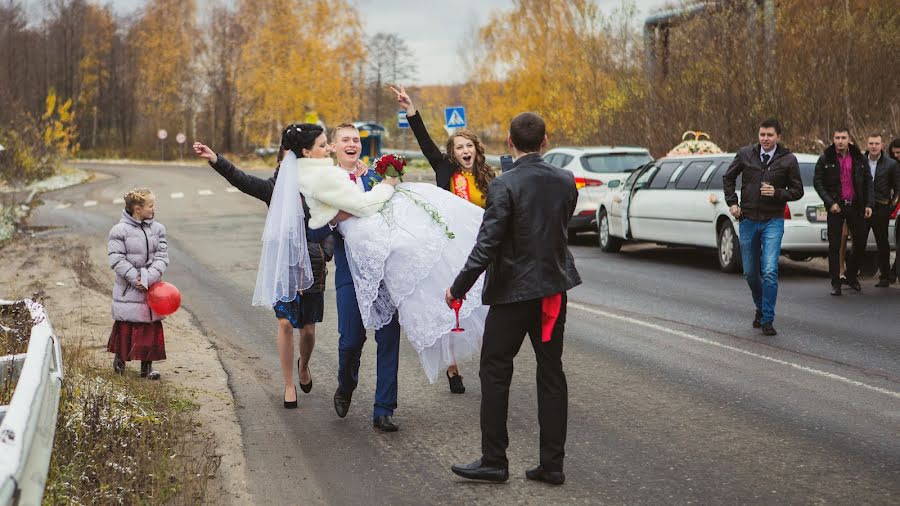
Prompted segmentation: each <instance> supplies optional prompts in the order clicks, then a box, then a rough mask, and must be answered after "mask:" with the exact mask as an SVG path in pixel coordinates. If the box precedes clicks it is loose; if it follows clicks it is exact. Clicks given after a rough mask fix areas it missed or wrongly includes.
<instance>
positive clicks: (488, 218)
mask: <svg viewBox="0 0 900 506" xmlns="http://www.w3.org/2000/svg"><path fill="white" fill-rule="evenodd" d="M508 144H509V147H510V148H511V149H512V152H513V155H514V157H515V158H516V161H515V163H514V164H513V168H512V169H511V170H509V171H507V172H504V173H503V174H501V175H500V176H497V178H495V179H494V180H493V182H491V184H490V186H489V188H488V195H487V207H486V208H485V211H484V220H483V222H482V224H481V229H480V230H479V232H478V239H477V243H476V245H475V247H474V248H473V249H472V253H471V254H470V255H469V259H468V261H467V262H466V264H465V267H463V269H462V271H461V272H460V273H459V275H458V276H457V277H456V280H455V281H454V283H453V285H452V286H451V287H450V288H448V289H447V293H446V299H447V305H450V306H451V307H452V303H453V301H454V300H455V299H463V298H465V296H466V293H468V292H469V290H470V289H471V288H472V286H473V285H474V284H475V282H476V281H477V280H478V278H479V276H481V274H482V273H483V272H484V271H485V270H487V277H486V279H485V282H484V289H483V292H482V294H483V296H482V299H483V302H484V304H485V305H490V310H489V311H488V315H487V320H486V321H485V329H484V340H483V344H482V348H481V368H480V372H479V376H480V378H481V452H482V453H481V458H480V459H478V460H476V461H474V462H472V463H471V464H462V465H454V466H453V467H452V470H453V472H454V473H455V474H457V475H459V476H462V477H464V478H469V479H474V480H485V481H493V482H505V481H507V480H508V479H509V461H508V460H507V457H506V448H507V447H508V446H509V435H508V433H507V428H506V419H507V411H508V405H509V385H510V382H511V381H512V374H513V359H514V358H515V356H516V354H517V353H518V351H519V348H520V347H521V346H522V341H523V339H524V338H525V334H526V333H527V334H528V336H529V338H530V339H531V346H532V347H533V348H534V354H535V358H536V359H537V390H538V422H539V424H540V429H541V435H540V463H539V464H538V466H537V467H534V468H532V469H529V470H528V471H526V473H525V476H526V477H527V478H528V479H530V480H539V481H544V482H547V483H551V484H554V485H561V484H562V483H563V482H564V481H565V475H564V474H563V458H564V456H565V448H564V447H565V442H566V424H567V419H566V417H567V407H568V392H567V387H566V376H565V374H564V373H563V369H562V350H563V330H564V327H565V320H566V292H567V291H568V290H569V289H571V288H573V287H575V286H577V285H579V284H580V283H581V278H580V277H579V275H578V272H577V271H576V270H575V262H574V260H573V258H572V254H571V253H570V252H569V249H568V231H567V229H568V223H569V218H570V217H571V216H572V213H573V212H574V210H575V203H576V201H577V199H578V191H577V189H576V188H575V180H574V176H573V175H572V173H571V172H568V171H565V170H562V169H557V168H555V167H553V166H551V165H549V164H548V163H546V162H544V160H543V158H541V155H540V151H541V149H542V148H545V147H546V145H547V135H546V127H545V125H544V120H543V119H542V118H541V117H540V116H538V115H537V114H534V113H530V112H526V113H522V114H519V115H518V116H516V117H515V118H514V119H513V120H512V123H511V124H510V128H509V138H508Z"/></svg>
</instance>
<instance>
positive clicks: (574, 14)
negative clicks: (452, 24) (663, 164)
mask: <svg viewBox="0 0 900 506" xmlns="http://www.w3.org/2000/svg"><path fill="white" fill-rule="evenodd" d="M602 23H603V17H602V15H601V13H600V11H599V9H598V8H597V5H596V3H595V2H593V1H591V0H515V1H514V2H513V7H512V8H511V10H510V11H501V12H496V13H494V14H493V16H492V17H491V19H490V21H489V22H488V23H487V24H486V25H485V26H484V27H483V28H482V29H481V31H480V34H479V39H480V43H481V45H482V49H483V51H482V52H483V54H484V58H482V59H481V60H480V61H477V62H472V63H473V69H474V72H473V74H472V76H471V77H472V79H471V81H470V86H469V89H468V90H467V94H466V95H467V96H469V97H471V100H470V101H471V103H472V104H471V106H470V107H471V109H472V112H471V113H470V116H471V117H472V119H473V121H472V127H473V128H475V129H476V130H478V131H485V132H488V133H498V132H505V129H506V126H507V125H508V124H509V121H510V119H511V118H512V117H513V116H515V115H516V114H518V113H520V112H523V111H534V112H537V113H538V114H541V115H542V116H543V117H544V119H545V121H546V122H547V127H548V130H549V131H550V132H551V135H555V136H556V138H560V137H564V138H567V139H569V140H572V141H576V142H578V141H584V140H586V139H588V138H589V137H591V136H593V135H594V133H595V132H596V127H595V125H598V124H599V123H600V122H601V121H602V120H603V118H604V116H605V115H606V114H608V113H610V112H614V111H616V110H618V109H620V108H621V107H622V106H623V105H624V103H625V98H624V95H623V93H622V92H621V91H620V90H619V89H618V88H617V83H616V81H615V80H614V79H613V78H612V76H610V74H609V73H608V72H607V70H606V69H605V66H604V65H603V61H602V60H600V58H602V56H603V55H604V54H606V53H608V51H604V50H605V49H606V46H607V40H606V37H605V36H604V34H603V30H602ZM467 105H469V104H467Z"/></svg>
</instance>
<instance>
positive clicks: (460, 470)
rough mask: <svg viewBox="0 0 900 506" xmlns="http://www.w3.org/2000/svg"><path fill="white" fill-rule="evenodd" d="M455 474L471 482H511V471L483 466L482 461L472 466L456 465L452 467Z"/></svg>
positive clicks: (477, 461)
mask: <svg viewBox="0 0 900 506" xmlns="http://www.w3.org/2000/svg"><path fill="white" fill-rule="evenodd" d="M450 470H451V471H453V474H455V475H457V476H462V477H463V478H468V479H470V480H484V481H493V482H495V483H503V482H505V481H507V480H509V469H507V468H505V467H494V466H488V465H485V464H482V462H481V459H478V460H476V461H475V462H472V463H471V464H454V465H453V466H452V467H450Z"/></svg>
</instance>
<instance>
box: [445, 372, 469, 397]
mask: <svg viewBox="0 0 900 506" xmlns="http://www.w3.org/2000/svg"><path fill="white" fill-rule="evenodd" d="M447 380H448V381H449V382H450V392H452V393H454V394H464V393H466V386H465V385H463V380H462V376H460V375H459V373H456V374H454V375H453V376H450V372H449V371H447Z"/></svg>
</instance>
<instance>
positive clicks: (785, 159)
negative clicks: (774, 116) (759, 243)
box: [722, 144, 803, 220]
mask: <svg viewBox="0 0 900 506" xmlns="http://www.w3.org/2000/svg"><path fill="white" fill-rule="evenodd" d="M759 153H760V146H759V144H754V145H752V146H746V147H743V148H741V149H740V150H739V151H738V152H737V155H736V156H735V157H734V161H733V162H731V165H730V166H729V167H728V170H727V171H726V172H725V175H724V176H723V177H722V180H723V184H724V187H725V202H727V203H728V205H729V206H734V205H738V197H737V194H736V193H735V185H736V182H737V177H738V176H741V200H740V206H741V214H742V215H743V216H745V217H747V218H749V219H751V220H770V219H773V218H783V217H784V205H785V204H787V203H788V202H791V201H794V200H798V199H800V198H801V197H803V179H801V178H800V165H799V164H798V163H797V157H796V156H794V154H793V153H791V152H790V151H789V150H788V149H787V148H785V147H784V146H782V145H781V144H778V145H777V146H776V147H775V153H774V154H773V155H772V159H771V160H770V161H769V165H768V167H763V164H762V160H761V159H760V157H759ZM763 181H765V182H767V183H769V184H771V185H772V186H774V187H775V195H774V196H772V197H765V196H763V195H762V194H760V192H759V188H760V186H762V183H763Z"/></svg>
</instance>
